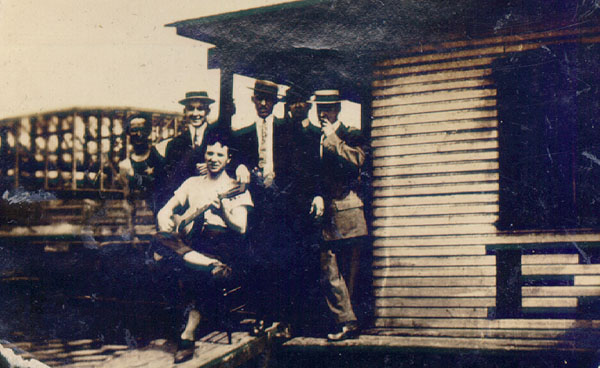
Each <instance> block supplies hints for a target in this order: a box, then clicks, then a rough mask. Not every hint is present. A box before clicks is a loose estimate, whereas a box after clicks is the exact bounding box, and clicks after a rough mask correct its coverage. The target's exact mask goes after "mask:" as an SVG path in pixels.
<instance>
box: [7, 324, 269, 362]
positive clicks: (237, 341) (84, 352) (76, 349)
mask: <svg viewBox="0 0 600 368" xmlns="http://www.w3.org/2000/svg"><path fill="white" fill-rule="evenodd" d="M277 328H278V325H277V324H274V325H273V326H272V327H271V328H270V329H268V330H267V334H265V335H263V336H260V337H253V336H250V335H249V334H248V333H247V332H234V333H233V336H232V344H228V342H227V335H226V333H225V332H222V331H213V332H211V333H209V334H207V335H205V336H204V337H202V338H201V339H199V340H198V341H196V351H195V353H194V357H193V358H192V359H191V360H189V361H187V362H183V363H181V364H177V365H175V364H174V363H173V354H174V352H175V351H176V343H175V342H173V341H168V340H166V339H157V340H153V341H151V342H150V343H149V344H147V345H145V346H140V347H138V346H136V345H135V342H132V344H131V345H129V346H128V345H108V344H107V345H103V344H102V343H101V342H100V341H98V340H93V339H82V340H73V341H66V340H58V339H55V340H49V341H46V342H43V343H34V342H21V343H14V344H8V345H7V346H5V347H11V348H13V349H17V353H20V354H19V355H20V356H21V357H22V358H23V359H36V360H39V361H41V362H42V363H44V364H47V365H49V366H51V367H73V368H75V367H76V368H85V367H97V368H117V367H119V368H120V367H133V366H135V367H142V366H143V367H170V366H177V367H188V368H197V367H211V368H218V367H237V366H240V365H242V364H244V363H246V362H247V361H249V360H251V359H253V358H255V357H256V356H257V355H259V354H261V353H264V352H266V351H268V349H269V348H270V344H272V343H273V340H274V334H275V333H276V331H277Z"/></svg>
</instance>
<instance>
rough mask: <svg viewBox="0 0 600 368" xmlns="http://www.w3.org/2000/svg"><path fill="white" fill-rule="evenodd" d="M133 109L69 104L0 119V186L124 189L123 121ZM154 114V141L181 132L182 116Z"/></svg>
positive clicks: (73, 193)
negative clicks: (69, 106)
mask: <svg viewBox="0 0 600 368" xmlns="http://www.w3.org/2000/svg"><path fill="white" fill-rule="evenodd" d="M138 112H141V111H140V110H136V109H131V108H119V109H113V108H102V109H70V110H63V111H57V112H49V113H42V114H38V115H30V116H24V117H17V118H10V119H4V120H1V121H0V180H1V182H0V190H1V191H2V193H4V192H5V191H6V190H15V189H22V190H26V191H40V190H42V191H45V192H52V193H54V194H55V195H56V196H57V197H59V198H60V197H67V198H72V197H87V196H91V197H95V196H97V195H98V194H99V193H101V195H109V194H110V193H115V194H116V195H118V194H119V193H122V192H123V187H122V184H121V183H120V182H119V181H118V180H116V179H117V175H116V174H117V170H118V163H119V161H121V160H123V159H125V158H126V157H127V156H128V151H129V150H128V149H127V147H128V137H127V133H126V127H125V121H126V119H127V118H128V117H129V116H131V115H132V114H135V113H138ZM144 112H145V113H149V114H151V115H152V141H153V143H154V144H157V143H159V142H160V141H163V140H165V139H168V138H170V137H172V136H174V135H175V134H177V131H178V129H179V128H180V121H181V116H180V115H178V114H172V113H161V112H151V111H144Z"/></svg>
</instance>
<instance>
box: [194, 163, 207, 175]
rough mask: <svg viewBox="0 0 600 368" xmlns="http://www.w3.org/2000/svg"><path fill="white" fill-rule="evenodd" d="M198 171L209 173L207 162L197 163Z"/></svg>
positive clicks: (199, 172)
mask: <svg viewBox="0 0 600 368" xmlns="http://www.w3.org/2000/svg"><path fill="white" fill-rule="evenodd" d="M196 172H197V173H198V175H202V176H204V175H207V174H208V166H207V165H206V163H205V162H203V163H200V164H196Z"/></svg>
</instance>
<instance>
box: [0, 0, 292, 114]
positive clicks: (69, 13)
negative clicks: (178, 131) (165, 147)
mask: <svg viewBox="0 0 600 368" xmlns="http://www.w3.org/2000/svg"><path fill="white" fill-rule="evenodd" d="M283 2H289V1H286V0H227V1H221V2H217V1H214V0H196V1H192V0H172V1H169V2H167V1H164V0H0V119H2V118H7V117H14V116H20V115H26V114H35V113H38V112H45V111H52V110H59V109H63V108H71V107H104V106H107V107H134V108H147V109H152V110H158V111H169V112H181V110H182V108H181V105H179V104H178V102H177V101H179V100H180V99H181V98H183V95H184V94H185V92H186V91H190V90H207V91H208V93H209V95H211V96H218V91H219V71H218V70H210V71H209V70H207V67H206V61H207V59H206V50H207V49H208V47H209V46H210V45H208V44H205V43H202V42H199V41H196V40H192V39H188V38H185V37H181V36H177V35H176V29H175V28H173V27H165V26H164V25H165V24H168V23H172V22H175V21H180V20H185V19H192V18H198V17H203V16H208V15H213V14H219V13H224V12H230V11H237V10H242V9H248V8H255V7H260V6H266V5H272V4H278V3H283ZM215 4H218V5H215ZM213 110H218V109H213ZM216 113H217V112H216V111H213V112H212V114H216Z"/></svg>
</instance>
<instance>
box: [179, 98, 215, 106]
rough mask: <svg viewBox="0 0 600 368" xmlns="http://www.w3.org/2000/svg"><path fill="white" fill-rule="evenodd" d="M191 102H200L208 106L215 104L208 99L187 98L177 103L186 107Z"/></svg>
mask: <svg viewBox="0 0 600 368" xmlns="http://www.w3.org/2000/svg"><path fill="white" fill-rule="evenodd" d="M192 101H202V102H205V103H208V104H209V105H210V104H212V103H214V102H215V100H213V99H212V98H209V97H188V98H184V99H183V100H180V101H179V103H180V104H182V105H187V104H189V103H190V102H192Z"/></svg>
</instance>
